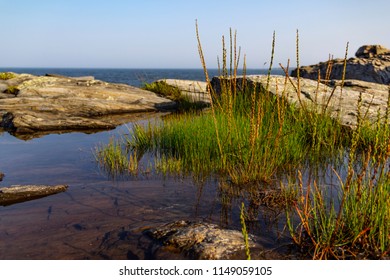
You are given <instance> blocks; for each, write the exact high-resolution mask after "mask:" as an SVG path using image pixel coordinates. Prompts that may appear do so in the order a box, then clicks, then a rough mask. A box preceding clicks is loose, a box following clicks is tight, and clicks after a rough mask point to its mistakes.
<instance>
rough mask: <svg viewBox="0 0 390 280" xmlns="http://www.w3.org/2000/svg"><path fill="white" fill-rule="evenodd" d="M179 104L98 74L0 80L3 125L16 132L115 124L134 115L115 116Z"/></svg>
mask: <svg viewBox="0 0 390 280" xmlns="http://www.w3.org/2000/svg"><path fill="white" fill-rule="evenodd" d="M175 106H176V104H175V102H173V101H171V100H169V99H166V98H163V97H160V96H157V95H156V94H154V93H152V92H149V91H146V90H142V89H139V88H136V87H132V86H129V85H125V84H113V83H107V82H103V81H99V80H95V79H94V78H93V77H79V78H77V77H76V78H72V77H63V76H56V75H50V76H34V75H29V74H20V75H18V74H14V77H13V78H11V79H8V80H0V127H3V129H4V130H7V131H10V132H13V133H16V134H24V133H26V134H28V133H33V132H36V131H59V130H88V129H89V130H90V129H96V130H98V129H112V128H115V127H116V126H117V125H119V124H122V123H121V122H120V121H121V120H123V119H129V117H127V118H124V117H123V118H117V117H112V116H117V115H126V116H129V115H131V114H134V113H140V112H157V111H164V110H170V109H172V108H174V107H175ZM118 121H119V122H118Z"/></svg>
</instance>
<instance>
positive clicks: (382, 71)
mask: <svg viewBox="0 0 390 280" xmlns="http://www.w3.org/2000/svg"><path fill="white" fill-rule="evenodd" d="M329 64H331V65H332V71H331V73H330V76H329V79H330V80H341V79H342V77H343V71H344V59H333V60H330V61H327V62H320V63H318V64H315V65H310V66H302V67H300V68H299V72H300V73H299V74H300V77H302V78H307V79H312V80H317V79H318V72H320V79H325V78H327V77H326V73H327V69H328V66H329ZM291 76H292V77H297V70H296V69H295V70H293V71H292V72H291ZM345 79H349V80H361V81H366V82H371V83H379V84H385V85H388V84H390V50H388V49H386V48H385V47H383V46H379V45H368V46H362V47H360V48H359V49H358V51H357V52H356V57H354V58H349V59H347V65H346V73H345Z"/></svg>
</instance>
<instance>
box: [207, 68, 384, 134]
mask: <svg viewBox="0 0 390 280" xmlns="http://www.w3.org/2000/svg"><path fill="white" fill-rule="evenodd" d="M221 79H222V78H220V77H214V78H213V79H212V81H211V84H212V87H213V88H214V90H215V91H216V92H217V93H219V92H220V90H221ZM267 80H268V77H267V76H266V75H249V76H246V83H243V77H242V76H240V77H238V78H237V85H238V87H240V86H241V85H243V84H247V85H248V86H251V87H257V88H261V89H265V88H266V85H267ZM286 81H287V83H286ZM291 82H292V83H293V84H294V85H295V86H293V85H292V83H291ZM291 82H290V81H288V79H287V80H286V77H284V76H271V77H270V84H269V91H270V92H271V93H272V94H274V95H278V96H280V97H282V96H283V98H285V99H286V100H287V101H288V102H289V103H290V104H296V105H297V106H300V105H301V103H302V105H304V106H305V107H306V108H310V109H311V110H317V111H318V112H319V113H321V112H323V111H324V109H325V108H326V110H327V112H328V113H330V115H331V116H333V117H334V118H337V119H338V120H339V121H340V122H341V124H342V125H344V126H346V127H349V128H354V127H356V125H357V116H358V111H357V109H358V106H357V105H358V99H359V95H360V93H361V94H362V105H361V113H362V114H363V115H365V114H366V115H367V120H368V121H370V122H372V123H375V122H376V121H377V116H378V111H380V112H381V116H382V120H383V117H384V115H385V112H386V109H387V100H388V97H389V87H388V86H386V85H382V84H377V83H369V82H364V81H357V80H346V81H345V83H344V87H343V88H342V89H341V86H340V83H341V82H340V81H330V82H329V83H330V84H333V87H332V86H328V85H325V84H320V85H318V82H317V81H313V80H310V79H305V78H301V79H300V87H301V94H300V99H301V102H299V98H298V94H297V92H296V85H297V78H291ZM330 97H331V98H330ZM329 99H330V101H329V102H328V100H329Z"/></svg>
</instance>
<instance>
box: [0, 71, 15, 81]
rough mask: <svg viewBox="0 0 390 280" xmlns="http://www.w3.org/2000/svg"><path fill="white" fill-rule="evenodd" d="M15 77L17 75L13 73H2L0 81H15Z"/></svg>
mask: <svg viewBox="0 0 390 280" xmlns="http://www.w3.org/2000/svg"><path fill="white" fill-rule="evenodd" d="M15 77H16V75H15V74H14V73H11V72H1V73H0V80H10V79H13V78H15Z"/></svg>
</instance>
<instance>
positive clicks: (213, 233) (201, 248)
mask: <svg viewBox="0 0 390 280" xmlns="http://www.w3.org/2000/svg"><path fill="white" fill-rule="evenodd" d="M145 233H146V234H147V235H148V236H150V237H152V238H153V239H155V240H156V241H158V242H159V244H160V246H157V247H156V248H157V249H158V250H161V249H163V250H169V251H175V252H177V253H184V254H185V255H187V256H189V257H190V258H191V259H203V260H225V259H245V258H246V256H245V243H244V238H243V236H242V233H241V232H240V231H238V230H230V229H223V228H221V227H219V226H217V225H215V224H209V223H205V222H191V221H177V222H173V223H169V224H166V225H163V226H161V227H157V228H154V229H150V230H147V231H146V232H145ZM249 243H250V247H251V248H255V247H257V246H258V245H256V242H255V238H254V237H253V236H250V237H249Z"/></svg>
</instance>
